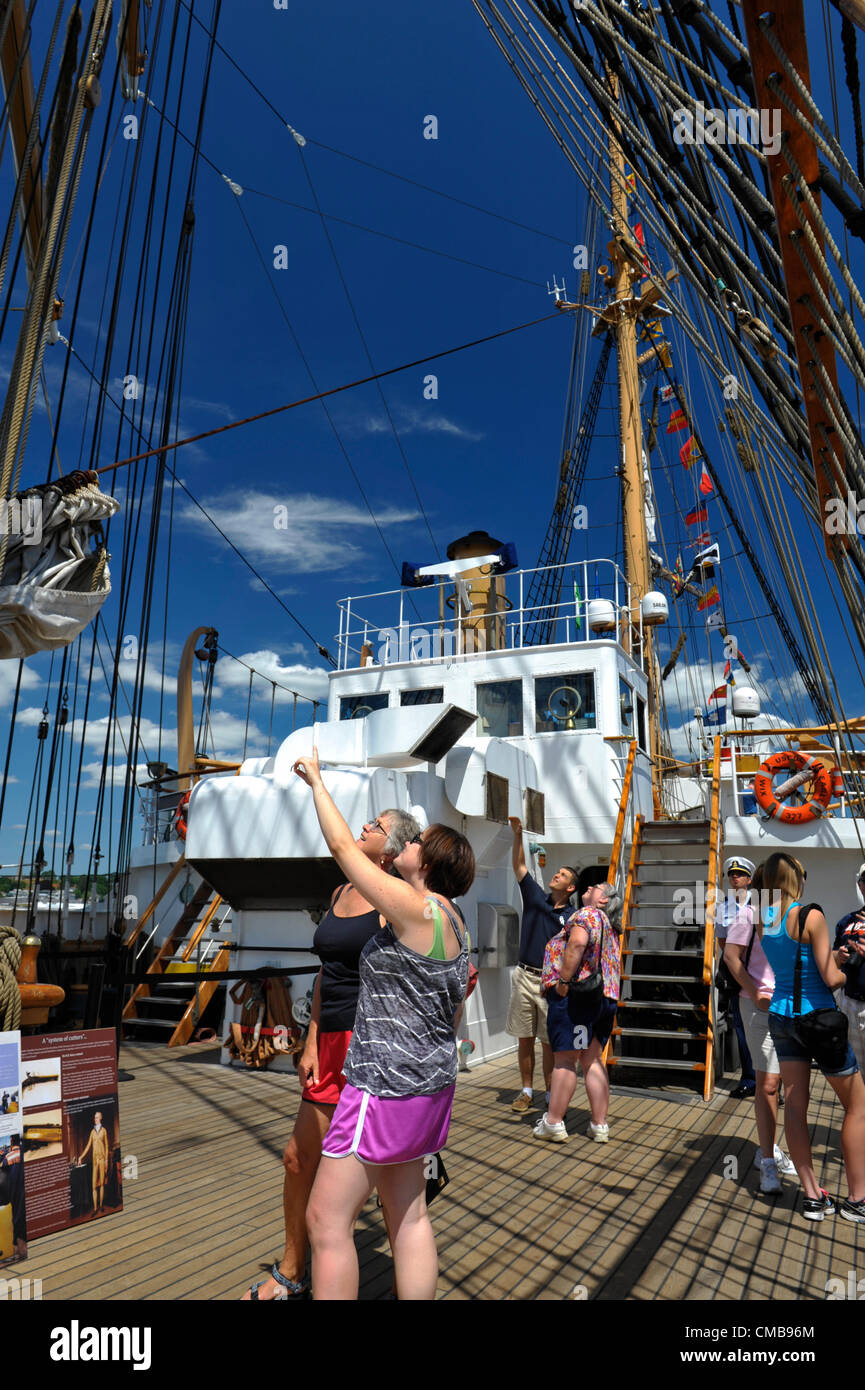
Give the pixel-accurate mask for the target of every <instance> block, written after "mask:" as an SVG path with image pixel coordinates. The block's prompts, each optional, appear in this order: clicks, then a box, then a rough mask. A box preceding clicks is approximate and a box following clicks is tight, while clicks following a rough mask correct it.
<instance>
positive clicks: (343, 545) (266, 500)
mask: <svg viewBox="0 0 865 1390" xmlns="http://www.w3.org/2000/svg"><path fill="white" fill-rule="evenodd" d="M202 505H203V506H204V507H206V509H207V511H208V512H209V513H210V515H211V516H212V517H213V519H214V521H216V523H217V525H218V526H219V527H220V529H221V530H223V531H224V532H225V534H226V535H227V536H228V537H229V538H230V539H231V541H233V543H234V544H235V545H236V546H237V547H238V549H239V550H241V551H243V553H244V554H245V555H247V556H249V557H250V559H253V560H257V561H260V562H261V561H264V562H266V563H267V565H268V566H269V567H270V568H271V569H276V570H284V571H288V572H294V573H309V572H311V571H319V570H330V571H336V570H345V569H348V568H350V567H352V566H353V565H356V564H357V563H358V562H359V561H360V560H361V559H362V558H363V555H364V548H363V547H362V546H361V545H358V544H356V543H354V542H352V541H351V540H350V539H349V538H348V535H347V532H350V531H351V530H352V529H354V528H358V527H360V528H365V529H366V528H369V527H370V526H372V525H373V519H372V517H371V516H370V514H369V512H367V511H366V510H365V509H364V508H363V507H360V506H356V505H355V504H354V503H352V502H346V501H344V500H342V499H340V498H336V497H317V496H314V495H313V494H312V493H299V494H295V495H291V494H290V493H284V494H282V495H279V494H278V493H264V492H228V493H223V494H222V495H221V496H219V497H210V498H204V499H202ZM417 515H418V513H417V511H415V510H410V509H406V508H396V507H384V508H381V509H379V510H377V511H376V520H377V521H378V524H379V525H380V526H381V527H383V528H384V527H387V526H398V525H402V524H403V523H405V522H409V521H414V520H415V519H416V517H417ZM180 516H181V518H182V519H183V520H184V521H186V522H188V523H189V524H191V525H194V526H196V527H198V528H199V530H201V532H202V534H204V535H207V536H209V537H210V538H211V539H212V540H213V541H214V542H215V543H216V544H222V542H221V541H220V540H219V537H218V535H217V533H216V532H215V531H214V530H213V528H212V527H211V526H210V523H209V522H208V520H207V518H206V517H205V516H204V515H203V514H202V513H201V512H200V511H199V510H198V508H197V507H194V506H192V505H191V504H190V505H189V506H185V507H183V508H182V509H181V511H180Z"/></svg>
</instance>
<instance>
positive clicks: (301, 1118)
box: [243, 1101, 334, 1303]
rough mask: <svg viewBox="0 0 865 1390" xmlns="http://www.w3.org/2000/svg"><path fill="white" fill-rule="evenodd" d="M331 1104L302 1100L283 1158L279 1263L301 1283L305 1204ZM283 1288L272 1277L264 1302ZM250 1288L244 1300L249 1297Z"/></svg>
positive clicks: (282, 1270)
mask: <svg viewBox="0 0 865 1390" xmlns="http://www.w3.org/2000/svg"><path fill="white" fill-rule="evenodd" d="M333 1111H334V1107H333V1106H332V1105H318V1104H314V1103H313V1102H311V1101H301V1104H300V1108H299V1110H298V1112H297V1119H296V1121H295V1125H294V1133H293V1134H292V1136H291V1138H290V1139H289V1141H288V1143H287V1144H286V1146H285V1153H284V1154H283V1157H282V1162H283V1166H284V1168H285V1177H284V1179H283V1184H282V1208H283V1214H284V1217H285V1250H284V1252H283V1256H282V1259H281V1260H280V1262H279V1272H280V1274H284V1275H285V1277H286V1279H291V1280H292V1281H293V1282H294V1283H299V1282H300V1281H301V1279H302V1278H303V1276H304V1274H305V1272H306V1246H307V1240H306V1204H307V1201H308V1199H309V1194H310V1192H311V1190H312V1184H313V1183H314V1181H315V1175H316V1173H317V1172H318V1165H319V1163H320V1161H321V1146H322V1144H323V1142H324V1136H325V1135H326V1134H327V1131H328V1127H329V1125H330V1122H331V1120H332V1119H333ZM283 1292H284V1290H283V1289H282V1287H281V1286H280V1285H279V1284H277V1282H276V1280H275V1279H274V1278H272V1277H271V1276H268V1278H267V1279H265V1281H264V1283H263V1284H262V1285H261V1287H260V1288H259V1290H258V1297H259V1300H260V1301H261V1302H268V1301H269V1300H271V1299H273V1298H275V1297H276V1296H277V1294H282V1293H283ZM249 1297H250V1293H249V1291H247V1292H246V1293H245V1294H244V1296H243V1302H244V1303H245V1302H247V1301H248V1300H249Z"/></svg>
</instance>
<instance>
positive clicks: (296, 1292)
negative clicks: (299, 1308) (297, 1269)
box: [249, 1260, 310, 1303]
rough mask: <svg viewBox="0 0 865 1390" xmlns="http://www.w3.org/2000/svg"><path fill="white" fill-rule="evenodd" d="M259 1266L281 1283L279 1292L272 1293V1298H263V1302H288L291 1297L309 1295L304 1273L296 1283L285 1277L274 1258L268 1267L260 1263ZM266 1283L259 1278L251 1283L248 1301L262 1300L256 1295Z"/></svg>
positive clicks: (256, 1301) (307, 1296) (300, 1297)
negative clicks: (256, 1281) (255, 1282)
mask: <svg viewBox="0 0 865 1390" xmlns="http://www.w3.org/2000/svg"><path fill="white" fill-rule="evenodd" d="M261 1268H262V1269H266V1270H267V1272H268V1274H269V1275H270V1277H271V1279H275V1280H276V1282H277V1284H279V1285H281V1288H280V1292H279V1293H277V1294H274V1296H273V1298H268V1299H264V1300H263V1301H264V1302H265V1303H289V1302H291V1300H292V1299H308V1298H309V1297H310V1287H309V1279H308V1278H307V1277H306V1275H304V1277H303V1278H302V1279H301V1281H300V1283H297V1284H296V1283H295V1282H294V1280H293V1279H286V1277H285V1275H284V1274H283V1273H282V1271H281V1270H280V1268H279V1265H278V1264H277V1263H276V1261H275V1260H274V1262H273V1264H272V1265H271V1266H270V1267H269V1268H268V1266H267V1265H262V1266H261ZM266 1283H267V1280H266V1279H259V1281H258V1283H257V1284H253V1286H252V1288H251V1289H250V1291H249V1296H250V1302H252V1303H259V1302H261V1301H262V1300H260V1299H259V1297H258V1290H259V1289H260V1288H261V1287H262V1286H263V1285H264V1284H266Z"/></svg>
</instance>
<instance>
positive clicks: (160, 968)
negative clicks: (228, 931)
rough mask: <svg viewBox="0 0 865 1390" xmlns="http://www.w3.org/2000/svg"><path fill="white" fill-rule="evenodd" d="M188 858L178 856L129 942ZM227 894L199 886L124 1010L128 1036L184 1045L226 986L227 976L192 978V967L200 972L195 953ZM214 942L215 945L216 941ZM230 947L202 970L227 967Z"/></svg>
mask: <svg viewBox="0 0 865 1390" xmlns="http://www.w3.org/2000/svg"><path fill="white" fill-rule="evenodd" d="M184 864H185V860H184V859H182V858H181V859H180V860H178V863H177V864H176V865H175V867H174V869H173V870H172V872H171V874H170V875H169V878H168V879H166V881H165V882H164V883H163V885H162V887H161V889H160V890H159V892H158V893H157V895H156V897H155V898H154V900H153V902H152V903H151V904H150V905H149V907H148V908H147V910H146V912H145V913H144V915H143V916H142V918H141V919H140V921H139V922H138V924H137V925H136V927H135V928H134V929H133V931H132V933H131V935H130V936H129V938H128V939H127V941H126V942H125V945H127V946H132V945H134V943H135V941H136V940H137V939H138V937H139V935H140V934H141V931H142V929H143V927H144V925H145V924H146V922H147V921H148V920H149V919H150V917H151V916H152V915H153V912H154V910H155V907H156V905H157V904H158V902H159V901H160V900H161V898H162V897H163V896H164V895H165V894H166V892H167V891H168V888H169V887H170V886H171V883H172V882H173V881H174V879H175V878H176V877H177V875H178V874H179V872H180V869H181V867H182V866H183V865H184ZM222 902H223V900H222V898H221V897H220V895H219V894H218V893H214V891H213V889H212V888H211V887H210V885H209V884H207V883H201V884H199V886H198V888H197V889H196V890H195V892H194V894H193V896H192V897H191V898H190V900H189V902H188V903H185V904H181V903H178V906H179V907H181V909H182V910H181V912H180V916H179V917H178V919H177V922H176V923H175V925H174V926H173V927H172V929H171V931H170V932H169V933H168V936H167V937H166V938H165V940H164V941H163V943H162V945H161V946H160V948H159V951H158V953H157V955H156V957H155V959H154V960H153V961H152V962H151V964H150V965H149V966H148V969H147V978H146V980H144V981H142V983H141V984H140V985H137V986H136V988H135V989H134V990H133V992H132V995H131V996H130V998H129V999H128V1000H127V1002H126V1004H125V1006H124V1009H123V1036H124V1038H125V1039H126V1040H127V1041H130V1042H164V1043H165V1044H166V1045H167V1046H168V1047H179V1046H181V1045H182V1044H183V1043H187V1042H189V1040H190V1038H191V1037H192V1034H193V1033H194V1031H195V1029H196V1028H197V1027H198V1024H199V1022H200V1020H201V1018H202V1016H203V1014H204V1011H205V1009H206V1008H207V1006H208V1004H209V1003H210V1001H211V1000H212V999H213V997H214V996H215V995H216V993H217V991H218V990H219V989H220V988H221V987H222V985H223V981H221V980H200V981H197V982H191V981H186V980H185V979H184V974H185V973H186V972H187V971H190V970H191V971H194V972H197V971H198V969H199V967H198V965H197V964H196V960H195V953H196V951H197V950H198V947H199V943H200V942H201V940H202V938H203V937H204V934H205V932H206V931H207V929H208V928H209V927H210V926H211V924H212V923H213V921H214V918H215V916H216V913H217V912H218V910H219V908H220V907H221V906H222ZM211 944H213V943H212V942H211ZM228 961H229V950H228V947H227V945H224V944H220V945H219V946H218V947H217V949H216V951H215V954H212V955H209V956H208V958H207V963H206V965H202V967H201V968H202V969H209V970H214V971H220V970H227V969H228V968H229V967H228Z"/></svg>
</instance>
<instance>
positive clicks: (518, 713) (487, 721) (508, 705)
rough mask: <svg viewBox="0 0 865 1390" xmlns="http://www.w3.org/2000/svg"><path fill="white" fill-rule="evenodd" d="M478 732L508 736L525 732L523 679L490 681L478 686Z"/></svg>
mask: <svg viewBox="0 0 865 1390" xmlns="http://www.w3.org/2000/svg"><path fill="white" fill-rule="evenodd" d="M477 696H478V733H479V734H481V735H489V736H490V737H491V738H508V737H513V736H514V735H517V734H521V733H522V732H523V683H522V681H519V680H517V681H489V682H486V683H484V684H483V685H479V686H478V687H477Z"/></svg>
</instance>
